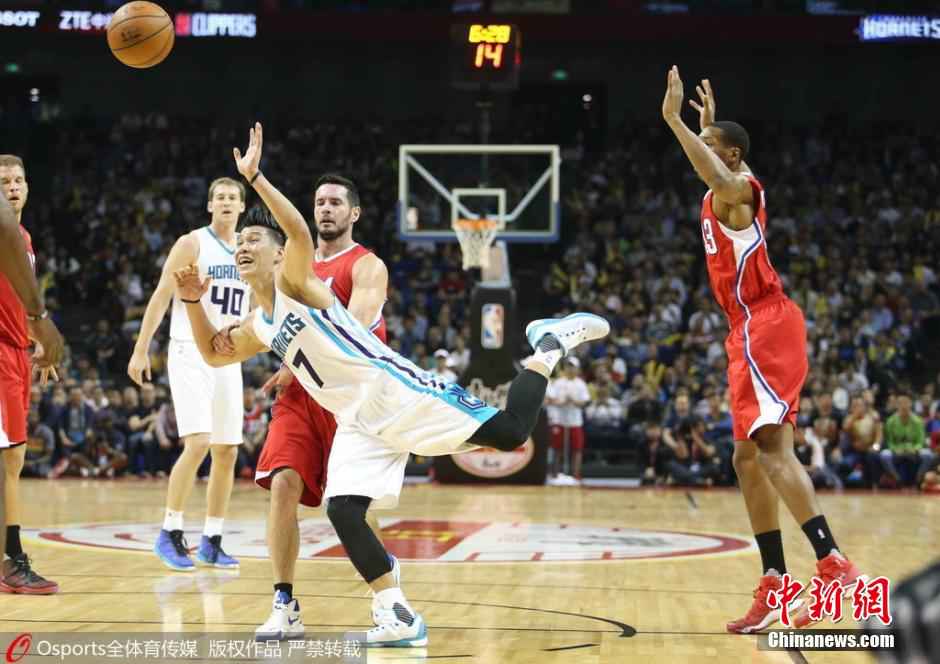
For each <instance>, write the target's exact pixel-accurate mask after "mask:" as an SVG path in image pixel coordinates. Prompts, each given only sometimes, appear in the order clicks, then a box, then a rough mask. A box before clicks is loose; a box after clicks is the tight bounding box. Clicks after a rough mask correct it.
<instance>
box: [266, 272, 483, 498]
mask: <svg viewBox="0 0 940 664" xmlns="http://www.w3.org/2000/svg"><path fill="white" fill-rule="evenodd" d="M252 324H253V329H254V331H255V334H256V335H257V336H258V339H259V340H260V341H261V342H262V343H264V344H265V345H267V346H268V347H269V348H270V349H271V350H273V351H274V352H275V353H277V354H278V355H279V356H280V357H281V358H282V359H283V360H284V363H285V364H286V365H287V366H288V367H290V370H291V371H292V372H293V373H294V375H295V376H296V377H297V380H298V381H300V384H301V385H303V387H304V389H305V390H307V393H308V394H310V396H312V397H313V398H314V399H316V400H317V401H318V402H319V403H320V405H321V406H323V407H324V408H325V409H326V410H328V411H330V412H332V413H333V415H334V416H335V417H336V423H337V430H336V437H335V438H334V439H333V448H332V450H331V452H330V461H329V467H328V470H327V485H326V490H325V492H324V498H330V497H332V496H342V495H358V496H368V497H370V498H372V499H373V501H374V502H373V506H374V507H378V508H383V507H394V506H395V505H396V504H397V503H398V494H399V493H400V491H401V486H402V482H403V480H404V473H405V465H406V464H407V462H408V455H409V453H411V452H414V453H415V454H421V455H424V456H435V455H442V454H455V453H458V452H467V451H470V450H472V449H476V446H474V445H470V444H468V443H467V442H466V441H467V439H468V438H470V437H471V436H472V435H473V434H474V433H475V432H476V430H477V429H479V428H480V426H481V425H482V424H483V423H484V422H486V421H487V420H489V419H490V418H491V417H493V416H494V415H495V414H496V413H498V412H499V411H498V410H497V409H495V408H493V407H491V406H488V405H486V404H485V403H484V402H483V401H481V400H480V399H478V398H476V397H474V396H472V395H471V394H469V393H468V392H467V391H466V390H464V389H463V388H462V387H460V386H459V385H455V384H453V383H447V382H445V381H442V380H441V379H440V378H438V377H437V376H435V375H433V374H431V373H430V372H428V371H425V370H423V369H421V368H419V367H417V366H416V365H415V364H413V363H412V362H410V361H408V360H406V359H405V358H404V357H402V356H401V355H399V354H398V353H396V352H395V351H393V350H392V349H391V348H389V347H388V346H386V345H385V344H383V343H382V342H381V341H379V340H378V339H377V338H376V337H375V336H374V335H373V334H372V333H371V332H369V330H367V329H366V328H365V327H364V326H363V325H362V324H360V323H359V321H357V320H356V319H355V318H353V317H352V315H350V313H349V312H348V311H347V310H346V308H345V307H343V305H342V304H340V302H339V300H338V299H336V298H335V297H334V299H333V304H332V305H331V306H330V307H329V308H327V309H313V308H310V307H307V306H306V305H304V304H303V303H301V302H298V301H296V300H294V299H291V298H290V297H288V296H287V295H285V294H284V293H283V292H281V291H280V290H277V288H275V298H274V312H273V316H272V317H271V318H267V317H266V316H265V315H264V312H263V311H262V309H261V308H260V307H259V308H258V309H256V310H255V311H254V312H253V316H252Z"/></svg>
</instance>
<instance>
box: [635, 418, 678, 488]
mask: <svg viewBox="0 0 940 664" xmlns="http://www.w3.org/2000/svg"><path fill="white" fill-rule="evenodd" d="M640 458H641V461H642V463H643V465H644V468H643V484H663V483H665V482H666V478H667V476H668V475H669V462H670V461H671V460H672V458H673V454H672V451H671V449H670V448H669V445H667V444H666V441H665V440H664V439H663V428H662V426H661V425H660V424H659V422H654V421H649V422H646V423H645V424H644V425H643V441H642V444H641V445H640Z"/></svg>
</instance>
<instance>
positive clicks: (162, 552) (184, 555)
mask: <svg viewBox="0 0 940 664" xmlns="http://www.w3.org/2000/svg"><path fill="white" fill-rule="evenodd" d="M153 550H154V553H156V554H157V556H159V558H160V560H162V561H163V564H164V565H166V566H167V567H169V568H170V569H173V570H176V571H177V572H192V571H193V569H195V567H196V566H195V565H194V564H193V560H192V558H190V557H189V550H188V549H187V547H186V540H185V539H184V538H183V531H182V530H163V529H160V536H159V537H157V543H156V544H154V545H153Z"/></svg>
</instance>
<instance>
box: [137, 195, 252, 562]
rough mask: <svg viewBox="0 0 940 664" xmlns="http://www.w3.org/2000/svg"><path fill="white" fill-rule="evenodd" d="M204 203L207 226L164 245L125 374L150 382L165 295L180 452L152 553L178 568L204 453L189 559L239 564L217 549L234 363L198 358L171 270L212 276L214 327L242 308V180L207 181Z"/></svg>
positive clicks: (235, 438) (236, 431) (237, 429)
mask: <svg viewBox="0 0 940 664" xmlns="http://www.w3.org/2000/svg"><path fill="white" fill-rule="evenodd" d="M207 208H208V211H209V214H211V215H212V221H211V223H210V224H209V225H208V226H203V227H202V228H198V229H196V230H194V231H192V232H190V233H187V234H186V235H183V236H182V237H180V238H179V239H178V240H177V241H176V244H174V245H173V248H172V249H171V250H170V255H169V256H168V257H167V259H166V262H165V263H164V264H163V273H162V274H161V276H160V282H159V283H158V284H157V288H156V290H154V292H153V295H151V296H150V302H148V303H147V310H146V312H145V313H144V319H143V322H142V323H141V326H140V333H139V334H138V336H137V343H136V344H135V346H134V353H133V355H132V356H131V360H130V363H129V364H128V366H127V375H128V376H130V377H131V379H132V380H133V381H134V382H135V383H137V384H138V385H143V383H144V380H148V381H149V380H150V342H151V341H152V340H153V335H154V334H155V333H156V331H157V328H158V327H159V326H160V322H161V321H162V320H163V316H164V314H166V310H167V308H168V307H169V305H170V301H171V300H172V301H173V313H172V314H171V319H170V345H169V348H168V350H167V356H168V359H167V370H168V373H169V378H170V392H171V393H172V396H173V408H174V410H175V412H176V421H177V424H178V426H179V434H180V437H181V438H182V440H183V452H182V454H180V456H179V458H178V459H177V460H176V463H175V464H173V470H172V471H171V472H170V480H169V483H168V485H167V497H166V512H165V514H164V519H163V528H162V529H161V530H160V535H159V536H158V538H157V541H156V543H155V544H154V551H155V552H156V554H157V556H159V558H160V560H162V561H163V563H164V564H165V565H166V566H167V567H169V568H170V569H174V570H177V571H181V572H187V571H191V570H192V569H193V567H194V563H193V561H192V558H190V557H189V550H188V548H187V545H186V542H185V540H184V538H183V509H184V507H185V505H186V499H187V498H189V494H190V492H191V491H192V488H193V484H194V483H195V481H196V473H197V471H198V470H199V466H200V465H202V462H203V461H204V460H205V458H206V454H208V453H210V452H211V454H212V466H211V468H210V471H209V489H208V496H207V503H208V505H207V509H206V521H205V528H204V530H203V534H202V538H201V540H200V542H199V549H198V551H197V553H196V558H197V560H199V562H201V563H203V564H205V565H209V566H211V567H222V568H237V567H238V561H237V560H235V559H234V558H232V557H231V556H229V555H228V554H226V553H225V551H224V550H223V549H222V527H223V522H224V520H225V513H226V511H227V509H228V501H229V497H230V496H231V493H232V483H233V482H234V479H235V460H236V457H237V453H238V445H239V444H240V443H241V441H242V420H243V418H244V410H243V408H242V373H241V367H239V366H235V365H233V366H229V367H220V368H214V367H210V366H209V365H207V364H206V363H205V362H204V361H203V359H202V357H200V355H199V351H198V350H197V349H196V346H195V344H193V333H192V330H191V329H190V326H189V319H188V318H187V316H186V313H185V311H184V310H183V304H182V303H181V302H180V301H179V299H174V298H173V288H174V282H173V272H174V271H175V270H178V269H180V268H181V267H183V266H185V265H190V264H193V263H195V264H198V265H199V268H200V269H201V270H202V272H203V274H209V275H211V276H212V277H213V281H214V285H213V287H212V290H211V292H209V293H206V296H205V304H206V310H207V311H208V312H210V314H209V315H210V316H211V317H212V321H213V323H214V324H216V325H217V326H220V327H221V326H223V325H226V324H228V323H231V322H234V321H237V320H239V319H240V317H241V316H242V315H243V314H246V313H248V309H249V297H250V292H249V289H248V287H247V285H246V284H245V283H244V282H243V281H242V280H241V279H240V278H239V276H238V268H237V267H236V266H235V258H234V255H235V225H236V224H237V223H238V217H239V215H240V214H241V213H242V212H244V211H245V187H244V185H242V184H241V183H240V182H237V181H235V180H232V179H231V178H219V179H217V180H215V181H213V182H212V184H211V185H210V186H209V203H208V206H207Z"/></svg>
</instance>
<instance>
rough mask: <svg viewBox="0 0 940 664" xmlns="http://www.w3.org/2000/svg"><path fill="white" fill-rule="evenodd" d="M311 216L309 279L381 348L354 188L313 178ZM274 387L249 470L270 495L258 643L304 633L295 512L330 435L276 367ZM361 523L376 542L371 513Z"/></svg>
mask: <svg viewBox="0 0 940 664" xmlns="http://www.w3.org/2000/svg"><path fill="white" fill-rule="evenodd" d="M313 214H314V221H315V225H316V232H317V250H316V254H315V255H314V263H313V272H314V274H316V276H317V277H318V278H319V279H320V280H321V281H323V282H324V283H325V284H326V285H327V286H329V287H330V290H331V291H333V293H334V294H335V295H336V297H337V298H338V299H339V301H340V302H341V303H342V304H343V306H344V307H346V308H347V309H348V310H349V313H350V314H351V315H352V316H353V318H355V319H356V320H357V321H359V322H360V323H362V325H364V326H365V327H367V328H369V330H370V331H371V332H372V333H373V334H374V335H375V336H376V337H377V338H378V339H380V340H381V341H383V342H384V341H385V320H384V319H383V318H382V306H383V305H384V304H385V298H386V293H387V290H388V269H387V268H386V267H385V263H383V262H382V260H381V259H380V258H379V257H378V256H376V255H375V254H373V253H372V252H371V251H369V250H368V249H366V248H365V247H363V246H362V245H360V244H359V243H357V242H355V241H354V240H353V238H352V231H353V227H354V225H355V224H356V222H357V221H358V220H359V215H360V214H361V208H360V205H359V191H358V189H357V188H356V185H355V184H354V183H353V182H352V181H351V180H349V179H347V178H344V177H342V176H339V175H333V174H327V175H323V176H321V177H320V178H319V180H317V183H316V185H315V187H314V205H313ZM246 223H247V222H246ZM275 384H276V385H278V386H280V387H281V390H280V393H279V394H278V398H277V401H276V402H275V403H274V406H273V408H272V412H273V419H272V420H271V426H270V428H269V429H268V435H267V437H266V438H265V441H264V447H263V448H262V450H261V458H260V459H259V460H258V468H257V470H256V472H255V482H257V483H258V485H259V486H262V487H264V488H266V489H270V491H271V505H270V511H269V514H268V529H267V530H268V532H267V540H268V551H269V552H270V555H271V566H272V568H273V572H274V600H273V608H272V610H271V615H270V617H269V618H268V619H267V620H266V621H265V622H264V624H262V625H261V626H260V627H259V628H258V629H257V630H256V637H257V638H258V639H260V640H266V639H291V638H300V637H302V635H303V633H304V624H303V621H302V619H301V616H300V604H299V602H298V601H297V600H296V599H294V596H293V593H294V570H295V566H296V563H297V555H298V553H299V550H300V528H299V526H298V524H297V506H298V505H299V504H300V503H303V504H304V505H306V506H307V507H318V506H319V505H320V502H321V501H322V497H323V488H324V484H325V479H326V468H327V462H328V459H329V456H330V448H331V447H332V444H333V436H334V434H335V433H336V421H335V420H334V418H333V415H332V414H331V413H329V412H328V411H326V410H325V409H324V408H323V407H322V406H321V405H320V404H318V403H317V402H316V400H314V399H313V397H311V396H310V395H309V394H307V392H306V391H305V390H304V388H303V386H302V385H301V384H300V382H299V381H298V380H297V379H296V378H294V375H293V374H292V373H291V372H290V369H289V368H288V367H286V366H282V367H281V369H280V370H279V371H278V372H277V373H276V374H275V375H274V376H273V377H272V378H271V380H269V381H268V382H267V383H266V384H265V385H264V388H263V389H265V390H267V389H270V388H271V387H273V386H274V385H275ZM367 519H368V522H369V526H370V527H371V528H372V530H373V532H375V534H376V536H377V537H380V538H381V535H380V529H379V525H378V522H377V521H376V519H375V516H374V515H373V514H372V512H369V513H368V514H367ZM390 557H391V558H392V565H393V568H394V570H395V572H396V574H398V572H399V570H400V569H401V567H400V565H399V563H398V561H397V559H395V557H394V556H390ZM396 580H397V581H398V580H400V579H399V578H396ZM376 608H378V607H376Z"/></svg>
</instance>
